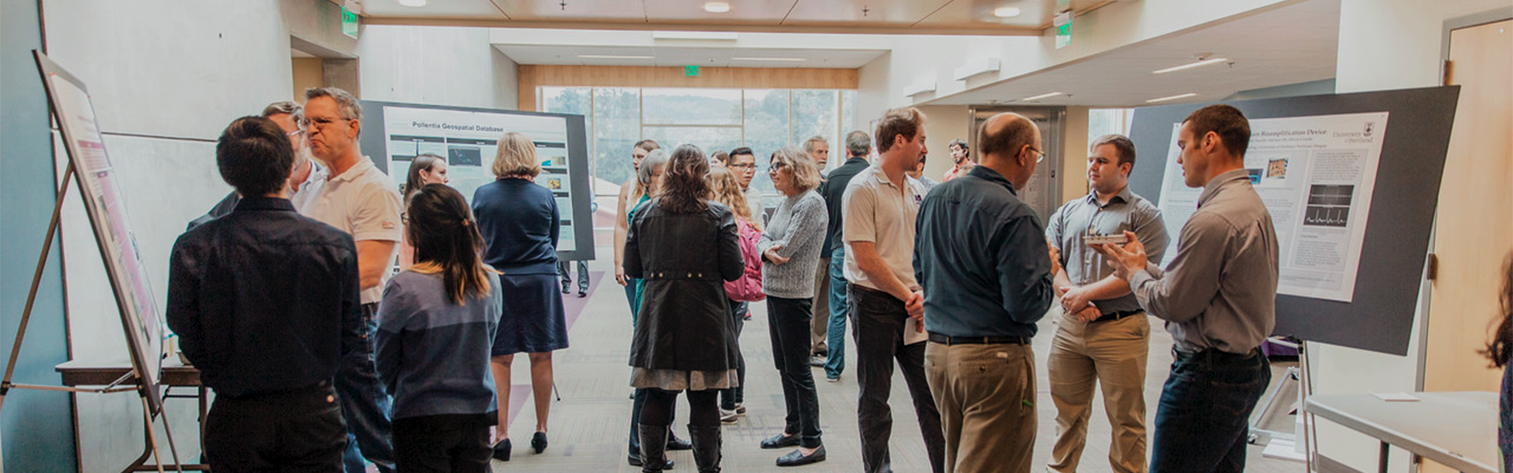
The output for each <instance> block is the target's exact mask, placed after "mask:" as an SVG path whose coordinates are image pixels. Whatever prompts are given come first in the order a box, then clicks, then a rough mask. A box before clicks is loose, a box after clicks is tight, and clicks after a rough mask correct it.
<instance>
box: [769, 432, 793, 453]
mask: <svg viewBox="0 0 1513 473" xmlns="http://www.w3.org/2000/svg"><path fill="white" fill-rule="evenodd" d="M797 446H799V436H797V435H786V436H785V435H783V434H777V435H774V436H771V437H767V439H766V440H763V441H762V448H766V449H772V448H784V447H797Z"/></svg>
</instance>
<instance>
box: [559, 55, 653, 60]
mask: <svg viewBox="0 0 1513 473" xmlns="http://www.w3.org/2000/svg"><path fill="white" fill-rule="evenodd" d="M578 58H579V59H656V57H654V56H626V55H620V54H579V55H578Z"/></svg>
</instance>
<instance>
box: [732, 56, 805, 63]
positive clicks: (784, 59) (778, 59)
mask: <svg viewBox="0 0 1513 473" xmlns="http://www.w3.org/2000/svg"><path fill="white" fill-rule="evenodd" d="M730 60H732V61H769V62H804V61H807V59H804V58H801V57H733V58H730Z"/></svg>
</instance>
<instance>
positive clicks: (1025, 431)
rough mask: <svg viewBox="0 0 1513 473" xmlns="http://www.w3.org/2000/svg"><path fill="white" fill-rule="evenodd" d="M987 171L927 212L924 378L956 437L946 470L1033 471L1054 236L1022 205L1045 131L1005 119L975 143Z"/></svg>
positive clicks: (949, 444)
mask: <svg viewBox="0 0 1513 473" xmlns="http://www.w3.org/2000/svg"><path fill="white" fill-rule="evenodd" d="M977 143H978V146H980V147H981V149H982V162H981V163H979V165H977V166H973V167H972V169H971V170H970V171H967V175H966V176H965V177H958V178H956V179H953V180H951V181H950V182H946V183H944V184H941V185H940V186H938V187H936V188H935V190H933V191H930V194H929V195H928V196H926V197H925V199H924V202H923V203H922V204H920V208H919V221H918V222H919V223H918V225H919V227H918V230H917V235H918V236H917V237H916V239H915V242H914V271H915V273H916V274H915V277H916V278H917V279H918V281H919V285H920V287H922V288H923V292H924V298H925V301H924V306H925V331H927V332H929V336H928V337H929V340H930V343H929V345H928V346H926V347H925V375H926V377H925V379H926V381H928V382H929V383H930V392H931V394H932V395H933V396H934V398H935V402H936V405H937V407H938V408H939V409H940V425H941V428H942V430H944V431H945V435H946V468H945V469H946V471H956V472H976V471H1012V472H1028V471H1030V460H1031V457H1032V456H1033V447H1034V446H1035V398H1036V396H1035V355H1034V353H1033V352H1031V351H1030V337H1032V336H1034V335H1035V322H1037V321H1039V320H1040V318H1041V317H1043V316H1045V311H1046V308H1048V307H1050V304H1051V300H1052V299H1053V298H1054V297H1055V296H1054V295H1053V294H1052V290H1051V289H1052V285H1051V281H1052V277H1053V276H1054V274H1053V271H1054V266H1052V265H1051V259H1050V256H1049V249H1048V248H1047V247H1046V242H1045V236H1044V235H1045V229H1044V228H1043V227H1041V225H1040V219H1039V218H1037V217H1036V216H1035V211H1034V210H1033V209H1031V208H1030V206H1029V205H1027V204H1025V203H1024V201H1023V200H1020V199H1019V196H1018V192H1019V191H1018V189H1023V188H1024V187H1025V184H1027V183H1028V182H1029V180H1030V176H1031V175H1033V174H1034V173H1035V166H1036V164H1038V163H1039V162H1040V160H1041V159H1042V158H1044V156H1045V155H1044V153H1041V152H1040V150H1039V149H1037V148H1036V147H1037V146H1039V144H1040V130H1039V129H1037V128H1036V127H1035V124H1034V123H1032V122H1030V121H1029V120H1027V119H1025V118H1024V117H1023V116H1020V115H1016V114H1013V113H1001V114H998V115H994V116H993V117H992V118H989V119H988V121H987V122H984V123H983V125H982V128H981V129H980V130H979V131H978V134H977Z"/></svg>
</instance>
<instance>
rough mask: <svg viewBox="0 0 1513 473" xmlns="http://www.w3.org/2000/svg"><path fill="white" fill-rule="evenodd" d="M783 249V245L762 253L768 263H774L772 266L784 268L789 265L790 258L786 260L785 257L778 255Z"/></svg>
mask: <svg viewBox="0 0 1513 473" xmlns="http://www.w3.org/2000/svg"><path fill="white" fill-rule="evenodd" d="M781 249H783V246H782V245H777V246H773V247H772V248H768V249H767V251H763V252H762V258H764V259H766V260H767V261H770V262H772V264H775V265H778V266H782V265H784V264H787V263H788V258H784V257H782V256H781V255H779V254H778V250H781Z"/></svg>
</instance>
